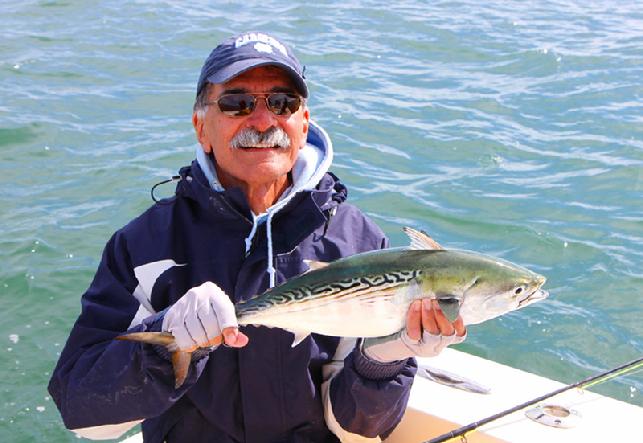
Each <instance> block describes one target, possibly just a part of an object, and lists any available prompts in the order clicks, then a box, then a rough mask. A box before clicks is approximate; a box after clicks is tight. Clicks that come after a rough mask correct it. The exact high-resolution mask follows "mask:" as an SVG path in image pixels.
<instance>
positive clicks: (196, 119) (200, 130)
mask: <svg viewBox="0 0 643 443" xmlns="http://www.w3.org/2000/svg"><path fill="white" fill-rule="evenodd" d="M192 126H194V132H196V139H197V141H198V142H199V144H200V145H201V147H202V148H203V151H204V152H205V153H209V152H211V151H212V146H210V144H209V143H208V140H207V139H206V137H205V116H204V115H203V114H201V116H199V112H198V111H195V112H193V113H192Z"/></svg>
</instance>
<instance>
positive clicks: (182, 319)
mask: <svg viewBox="0 0 643 443" xmlns="http://www.w3.org/2000/svg"><path fill="white" fill-rule="evenodd" d="M162 328H163V331H167V332H170V333H171V334H172V335H173V336H174V339H175V340H176V345H177V347H178V348H179V349H180V350H181V351H185V352H191V351H194V350H195V349H196V348H206V347H210V346H213V345H214V344H215V343H216V338H217V337H218V336H219V335H221V334H223V337H224V343H225V344H226V346H230V347H233V348H241V347H243V346H245V345H246V344H248V337H247V336H246V335H245V334H244V333H243V332H239V328H238V324H237V316H236V314H235V311H234V305H233V304H232V302H231V301H230V298H229V297H228V296H227V295H226V293H225V292H223V290H222V289H221V288H219V287H218V286H217V285H215V284H214V283H212V282H205V283H203V284H202V285H201V286H196V287H194V288H192V289H190V290H189V291H188V292H186V293H185V295H184V296H183V297H181V298H180V299H179V300H178V301H177V302H176V303H175V304H173V305H172V306H171V307H170V308H169V309H168V310H167V312H166V313H165V316H164V318H163V327H162Z"/></svg>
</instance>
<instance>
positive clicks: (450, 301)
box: [437, 297, 460, 323]
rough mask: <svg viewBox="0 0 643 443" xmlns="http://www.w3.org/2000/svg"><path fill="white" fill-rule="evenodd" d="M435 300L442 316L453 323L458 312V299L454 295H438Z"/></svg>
mask: <svg viewBox="0 0 643 443" xmlns="http://www.w3.org/2000/svg"><path fill="white" fill-rule="evenodd" d="M437 301H438V305H439V306H440V309H441V310H442V312H443V313H444V316H445V317H446V318H447V320H449V321H450V322H451V323H453V322H454V321H455V319H456V318H458V315H459V314H460V300H459V299H457V298H456V297H439V298H438V299H437Z"/></svg>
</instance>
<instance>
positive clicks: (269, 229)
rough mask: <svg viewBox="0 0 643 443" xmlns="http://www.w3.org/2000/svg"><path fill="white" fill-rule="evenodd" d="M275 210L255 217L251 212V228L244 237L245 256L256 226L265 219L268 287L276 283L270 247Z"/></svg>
mask: <svg viewBox="0 0 643 443" xmlns="http://www.w3.org/2000/svg"><path fill="white" fill-rule="evenodd" d="M275 212H276V211H268V213H267V214H262V215H261V216H260V217H257V216H256V215H255V214H254V213H253V214H252V229H251V230H250V233H249V234H248V237H246V257H247V256H248V254H250V248H252V240H253V239H254V238H255V235H257V228H258V227H259V225H260V224H261V223H262V222H263V221H264V220H265V221H266V241H267V243H268V245H267V247H268V268H267V269H266V271H267V272H268V277H269V278H270V287H271V288H274V287H275V283H276V274H277V271H276V269H275V265H274V263H273V262H274V256H273V255H274V252H273V248H272V217H273V216H274V215H275Z"/></svg>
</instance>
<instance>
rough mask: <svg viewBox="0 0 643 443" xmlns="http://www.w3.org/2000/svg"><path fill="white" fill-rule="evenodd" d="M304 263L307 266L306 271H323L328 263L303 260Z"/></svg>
mask: <svg viewBox="0 0 643 443" xmlns="http://www.w3.org/2000/svg"><path fill="white" fill-rule="evenodd" d="M304 263H306V265H307V266H308V271H316V270H317V269H324V268H325V267H326V266H328V265H329V264H330V263H326V262H325V261H317V260H304Z"/></svg>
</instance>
